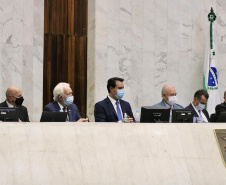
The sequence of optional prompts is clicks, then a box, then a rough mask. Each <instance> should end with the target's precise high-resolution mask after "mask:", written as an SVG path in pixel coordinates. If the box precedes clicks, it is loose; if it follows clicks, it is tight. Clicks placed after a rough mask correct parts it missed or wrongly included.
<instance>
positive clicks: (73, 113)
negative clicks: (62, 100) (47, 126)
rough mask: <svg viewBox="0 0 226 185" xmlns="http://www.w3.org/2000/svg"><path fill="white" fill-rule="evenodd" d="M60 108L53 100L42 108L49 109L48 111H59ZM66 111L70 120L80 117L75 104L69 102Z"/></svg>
mask: <svg viewBox="0 0 226 185" xmlns="http://www.w3.org/2000/svg"><path fill="white" fill-rule="evenodd" d="M60 110H61V109H60V106H59V104H58V103H57V101H53V102H51V103H49V104H48V105H46V106H45V108H44V111H49V112H59V111H60ZM67 112H68V117H69V121H70V122H76V121H78V120H79V119H80V118H81V116H80V114H79V110H78V107H77V106H76V105H75V104H71V105H69V106H67Z"/></svg>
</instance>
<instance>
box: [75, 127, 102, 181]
mask: <svg viewBox="0 0 226 185" xmlns="http://www.w3.org/2000/svg"><path fill="white" fill-rule="evenodd" d="M93 126H94V125H93ZM93 126H91V125H90V128H91V127H93ZM75 131H76V137H77V142H78V151H79V156H80V160H81V164H82V170H83V176H84V184H98V182H100V171H99V168H98V167H99V166H98V161H97V156H96V152H95V145H94V140H93V134H92V129H87V127H85V126H81V127H76V130H75Z"/></svg>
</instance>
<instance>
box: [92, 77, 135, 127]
mask: <svg viewBox="0 0 226 185" xmlns="http://www.w3.org/2000/svg"><path fill="white" fill-rule="evenodd" d="M123 81H124V79H122V78H118V77H114V78H110V79H109V80H108V82H107V90H108V93H109V95H108V96H107V98H105V99H104V100H102V101H100V102H97V103H96V104H95V107H94V116H95V121H96V122H120V121H122V119H123V115H124V113H126V114H127V117H128V119H129V122H130V123H131V122H133V120H134V117H133V112H132V109H131V107H130V104H129V103H128V102H126V101H124V100H122V97H123V96H124V84H123Z"/></svg>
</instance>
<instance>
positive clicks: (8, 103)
mask: <svg viewBox="0 0 226 185" xmlns="http://www.w3.org/2000/svg"><path fill="white" fill-rule="evenodd" d="M23 101H24V98H23V95H22V92H21V90H20V89H19V88H18V87H15V86H11V87H9V88H8V89H7V90H6V100H5V101H4V102H2V103H0V107H18V116H19V121H23V122H27V121H29V116H28V112H27V108H26V107H25V106H23V105H22V103H23Z"/></svg>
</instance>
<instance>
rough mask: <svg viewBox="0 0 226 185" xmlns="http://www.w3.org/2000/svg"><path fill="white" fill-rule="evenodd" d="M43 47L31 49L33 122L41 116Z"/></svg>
mask: <svg viewBox="0 0 226 185" xmlns="http://www.w3.org/2000/svg"><path fill="white" fill-rule="evenodd" d="M42 77H43V47H42V46H34V47H33V121H39V120H40V118H41V114H42V104H43V103H42V101H40V99H43V94H42V88H43V78H42Z"/></svg>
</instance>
